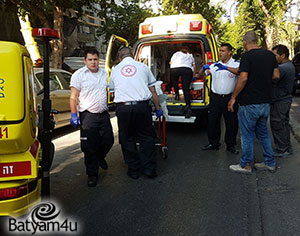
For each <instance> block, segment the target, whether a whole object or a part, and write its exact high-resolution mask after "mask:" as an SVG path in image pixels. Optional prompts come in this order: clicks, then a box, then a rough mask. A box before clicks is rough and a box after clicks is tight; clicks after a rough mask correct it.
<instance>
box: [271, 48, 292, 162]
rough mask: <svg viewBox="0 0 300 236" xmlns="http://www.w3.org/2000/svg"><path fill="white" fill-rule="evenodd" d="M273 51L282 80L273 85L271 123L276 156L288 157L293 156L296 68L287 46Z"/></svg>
mask: <svg viewBox="0 0 300 236" xmlns="http://www.w3.org/2000/svg"><path fill="white" fill-rule="evenodd" d="M272 51H273V53H274V54H275V56H276V60H277V62H278V64H279V71H280V79H279V80H278V81H277V83H275V84H274V85H273V89H272V103H271V106H270V123H271V130H272V135H273V139H274V144H275V150H274V156H276V157H286V156H288V155H291V154H292V148H291V142H290V124H289V113H290V108H291V104H292V95H291V93H292V89H293V84H294V78H295V67H294V65H293V64H292V62H291V61H290V60H289V50H288V48H287V47H286V46H284V45H281V44H279V45H276V46H275V47H273V48H272Z"/></svg>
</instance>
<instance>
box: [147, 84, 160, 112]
mask: <svg viewBox="0 0 300 236" xmlns="http://www.w3.org/2000/svg"><path fill="white" fill-rule="evenodd" d="M149 89H150V92H151V93H152V99H153V103H154V106H155V109H156V110H159V109H160V105H159V98H158V96H157V93H156V90H155V87H154V86H152V87H149Z"/></svg>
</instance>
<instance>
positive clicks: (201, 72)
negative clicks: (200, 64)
mask: <svg viewBox="0 0 300 236" xmlns="http://www.w3.org/2000/svg"><path fill="white" fill-rule="evenodd" d="M198 75H199V77H202V76H205V73H204V71H203V68H201V69H200V71H199V73H198Z"/></svg>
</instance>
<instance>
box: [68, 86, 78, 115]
mask: <svg viewBox="0 0 300 236" xmlns="http://www.w3.org/2000/svg"><path fill="white" fill-rule="evenodd" d="M78 97H79V91H78V90H77V89H76V88H74V87H71V94H70V108H71V112H72V113H74V112H77V103H78Z"/></svg>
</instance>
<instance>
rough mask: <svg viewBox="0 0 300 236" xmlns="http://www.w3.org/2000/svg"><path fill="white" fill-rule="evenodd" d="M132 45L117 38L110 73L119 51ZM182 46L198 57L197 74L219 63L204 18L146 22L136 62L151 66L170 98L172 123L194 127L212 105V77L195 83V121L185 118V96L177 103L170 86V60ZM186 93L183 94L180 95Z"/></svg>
mask: <svg viewBox="0 0 300 236" xmlns="http://www.w3.org/2000/svg"><path fill="white" fill-rule="evenodd" d="M124 44H128V43H127V41H126V40H125V39H122V38H120V37H118V36H115V35H113V36H112V38H111V40H110V44H109V47H108V55H107V57H106V68H107V70H108V71H110V68H111V66H113V65H114V62H115V59H116V52H117V50H116V48H117V47H118V46H120V45H124ZM181 46H187V47H189V49H190V51H191V53H192V54H193V56H194V59H195V64H196V71H197V72H198V71H199V70H200V69H201V66H202V65H203V64H211V63H213V62H215V61H217V60H218V50H217V45H216V41H215V37H214V33H213V31H212V27H211V25H210V24H209V23H208V22H207V20H206V19H204V18H203V17H202V16H201V15H200V14H190V15H183V14H180V15H171V16H158V17H150V18H147V19H145V21H144V22H143V23H141V24H140V26H139V40H138V41H137V42H136V44H135V46H134V55H135V59H136V60H138V61H141V62H143V63H145V64H147V65H148V66H149V67H150V68H151V71H152V72H153V74H154V76H155V77H156V79H157V80H160V81H162V82H163V83H162V90H163V91H164V93H165V94H167V96H168V99H167V108H168V113H169V116H168V117H167V121H168V122H187V123H193V122H195V120H196V117H197V116H198V115H200V114H203V113H201V111H203V110H205V111H206V110H207V108H208V105H209V90H210V84H211V82H210V76H208V77H206V78H204V77H202V78H201V77H198V78H197V80H196V81H193V82H192V83H191V87H190V88H191V96H192V101H191V109H192V111H193V113H192V117H191V118H185V117H184V115H183V109H182V108H183V106H185V101H184V98H183V95H181V96H180V100H175V94H174V93H173V91H172V86H171V83H170V65H169V62H170V59H171V56H172V55H173V54H174V53H175V52H176V51H177V50H178V48H180V47H181ZM179 92H181V93H182V91H179Z"/></svg>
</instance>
